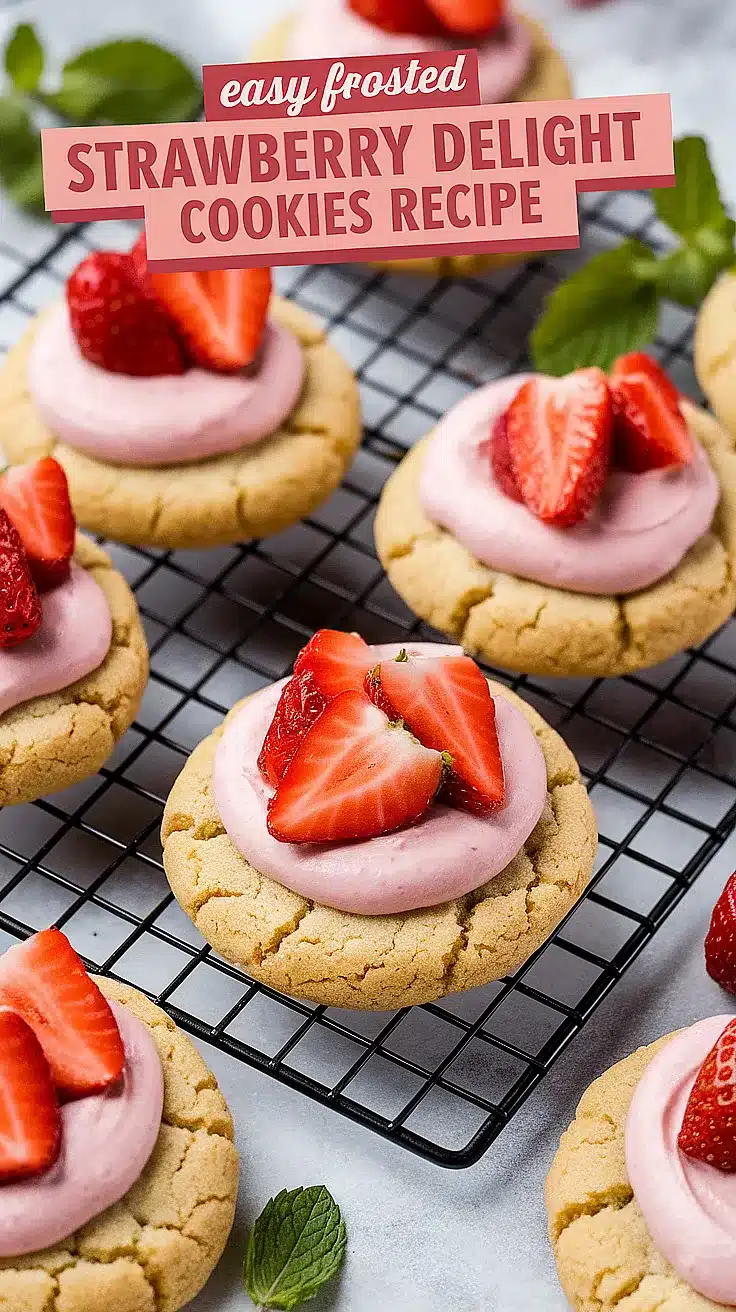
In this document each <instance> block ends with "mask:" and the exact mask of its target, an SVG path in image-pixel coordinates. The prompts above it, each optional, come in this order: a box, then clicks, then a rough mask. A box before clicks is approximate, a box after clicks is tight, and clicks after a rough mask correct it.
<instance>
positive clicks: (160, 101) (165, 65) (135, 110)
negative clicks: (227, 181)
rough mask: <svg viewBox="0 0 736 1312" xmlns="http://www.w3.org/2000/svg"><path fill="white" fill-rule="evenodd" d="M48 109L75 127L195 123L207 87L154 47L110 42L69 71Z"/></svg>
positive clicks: (48, 101) (176, 58)
mask: <svg viewBox="0 0 736 1312" xmlns="http://www.w3.org/2000/svg"><path fill="white" fill-rule="evenodd" d="M42 99H43V101H44V104H46V105H48V106H49V108H51V109H55V110H56V111H57V113H59V114H62V115H63V116H64V117H65V118H68V119H71V121H72V122H73V123H92V122H94V123H180V122H187V121H189V120H191V119H194V118H196V117H197V115H198V114H199V111H200V109H201V104H202V87H201V85H200V83H199V81H198V80H197V78H196V77H195V76H194V74H193V73H192V71H191V69H189V68H188V67H187V65H186V64H184V63H183V62H182V60H181V59H179V56H178V55H175V54H173V53H172V52H171V51H170V50H164V48H163V47H162V46H158V45H155V44H154V43H153V42H152V41H143V40H135V41H110V42H107V44H105V45H101V46H94V47H93V48H92V49H90V50H83V51H82V52H81V54H79V55H76V56H75V57H74V59H70V60H69V61H68V62H67V63H66V64H65V65H64V68H63V71H62V82H61V87H60V89H59V90H58V91H57V92H54V93H51V94H47V95H44V96H43V97H42Z"/></svg>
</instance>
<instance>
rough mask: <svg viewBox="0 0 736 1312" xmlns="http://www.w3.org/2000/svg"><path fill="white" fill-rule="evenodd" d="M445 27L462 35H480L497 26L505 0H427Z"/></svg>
mask: <svg viewBox="0 0 736 1312" xmlns="http://www.w3.org/2000/svg"><path fill="white" fill-rule="evenodd" d="M427 4H428V5H429V7H430V9H433V10H434V12H435V14H436V15H437V17H438V18H439V19H440V20H441V22H442V23H443V25H444V26H445V28H447V30H448V31H450V32H457V33H458V34H462V35H464V36H480V35H482V34H485V33H488V32H492V31H493V30H494V28H496V27H499V26H500V24H501V23H502V21H503V18H504V14H505V12H506V0H427Z"/></svg>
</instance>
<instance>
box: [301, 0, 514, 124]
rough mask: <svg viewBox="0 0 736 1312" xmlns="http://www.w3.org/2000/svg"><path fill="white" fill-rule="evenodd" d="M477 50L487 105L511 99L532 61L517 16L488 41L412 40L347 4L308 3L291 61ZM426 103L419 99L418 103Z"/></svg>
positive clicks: (339, 1) (511, 16) (316, 0)
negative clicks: (363, 16)
mask: <svg viewBox="0 0 736 1312" xmlns="http://www.w3.org/2000/svg"><path fill="white" fill-rule="evenodd" d="M476 45H477V48H478V61H479V70H480V95H481V101H482V103H483V104H485V105H497V104H500V103H502V102H503V101H505V100H508V99H510V98H511V96H512V95H513V93H514V91H515V90H516V88H517V87H518V86H519V84H520V82H521V81H522V79H523V78H524V76H525V74H526V73H527V71H528V69H529V65H530V63H531V58H532V43H531V37H530V35H529V29H528V27H527V26H526V25H525V24H524V23H523V22H522V20H521V19H520V18H518V17H516V16H515V15H514V14H509V16H508V17H507V19H506V21H505V22H504V23H503V25H502V26H501V27H500V28H498V29H497V30H496V31H495V32H493V33H492V34H491V35H490V36H487V37H486V38H485V39H478V40H477V41H475V40H473V38H472V37H464V38H463V39H462V40H460V39H458V40H456V41H453V40H452V39H450V37H449V36H448V37H447V38H444V37H433V36H407V35H406V34H397V33H394V32H383V31H382V30H381V29H380V28H379V27H376V26H375V25H374V24H373V23H367V22H365V20H364V19H362V18H360V16H359V15H358V14H354V13H353V12H352V10H351V9H349V8H348V3H347V0H308V3H306V4H304V5H303V7H302V9H301V10H300V11H299V13H298V14H297V15H296V18H295V22H294V26H293V27H292V29H291V31H290V34H289V39H288V43H287V48H286V50H285V52H284V53H285V57H286V58H287V59H344V58H347V57H352V56H355V55H396V56H399V55H406V54H410V53H416V54H423V53H428V54H431V53H432V52H434V51H438V52H439V51H443V50H448V49H452V48H453V47H454V46H456V47H457V49H458V50H465V49H468V48H469V47H475V46H476ZM420 100H421V97H420V96H417V103H418V102H419V101H420Z"/></svg>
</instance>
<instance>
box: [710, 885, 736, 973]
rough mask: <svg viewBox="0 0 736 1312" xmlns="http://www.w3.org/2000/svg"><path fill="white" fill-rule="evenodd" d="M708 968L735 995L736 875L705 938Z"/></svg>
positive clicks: (718, 905)
mask: <svg viewBox="0 0 736 1312" xmlns="http://www.w3.org/2000/svg"><path fill="white" fill-rule="evenodd" d="M705 968H706V970H707V971H708V974H709V975H710V977H711V979H714V980H715V981H716V983H718V984H720V985H721V986H722V987H723V988H724V989H728V991H729V993H736V872H734V874H732V875H731V876H730V877H729V878H728V879H727V881H726V886H725V888H724V890H723V892H722V893H721V896H720V897H719V899H718V901H717V902H716V904H715V906H714V908H713V915H712V916H711V920H710V927H709V929H708V933H707V935H706V939H705Z"/></svg>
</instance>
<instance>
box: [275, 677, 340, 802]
mask: <svg viewBox="0 0 736 1312" xmlns="http://www.w3.org/2000/svg"><path fill="white" fill-rule="evenodd" d="M326 705H327V698H326V697H325V696H324V694H323V693H321V692H320V691H319V688H318V687H317V684H316V681H315V678H314V674H313V673H312V671H311V670H303V671H302V673H301V674H295V675H294V676H293V678H291V679H289V681H288V683H287V684H286V685H285V686H284V688H283V691H282V693H281V696H280V698H279V700H278V703H277V706H276V710H275V712H274V717H273V720H272V721H271V724H270V726H269V729H268V733H267V734H266V737H265V738H264V740H263V746H262V748H261V751H260V754H259V757H258V768H259V770H260V772H261V774H262V775H263V777H264V779H266V780H267V781H268V783H270V784H271V786H272V787H273V788H276V787H278V785H279V784H280V783H281V780H282V779H283V777H284V775H285V774H286V771H287V770H288V768H289V766H290V765H291V762H292V760H293V759H294V755H295V753H296V750H297V747H298V746H299V744H300V742H301V740H302V738H303V737H304V736H305V734H306V733H307V732H308V730H309V729H311V727H312V725H313V724H314V723H315V721H316V720H318V719H319V717H320V715H321V714H322V712H323V710H324V709H325V706H326Z"/></svg>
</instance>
